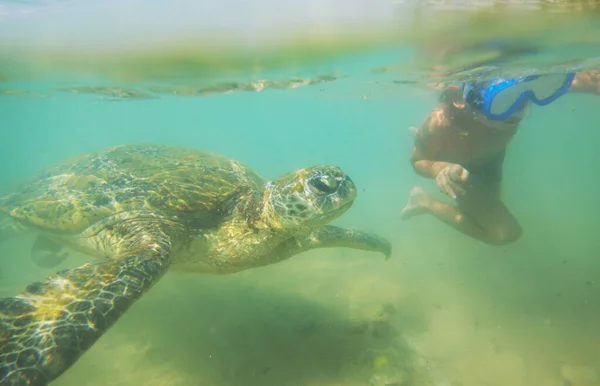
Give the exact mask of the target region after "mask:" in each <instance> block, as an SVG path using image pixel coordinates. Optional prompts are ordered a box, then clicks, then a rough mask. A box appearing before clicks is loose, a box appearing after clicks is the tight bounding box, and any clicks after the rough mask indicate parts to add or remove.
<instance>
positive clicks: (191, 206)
mask: <svg viewBox="0 0 600 386" xmlns="http://www.w3.org/2000/svg"><path fill="white" fill-rule="evenodd" d="M356 194H357V193H356V187H355V185H354V183H353V182H352V180H351V179H350V178H349V177H348V176H347V175H346V174H345V173H344V172H343V171H342V170H341V169H340V168H338V167H336V166H313V167H308V168H305V169H301V170H298V171H295V172H292V173H289V174H285V175H283V176H281V177H279V178H278V179H276V180H273V181H269V182H265V181H263V180H262V178H261V177H260V176H259V175H258V174H256V173H255V172H254V171H252V170H251V169H249V168H248V167H246V166H244V165H242V164H241V163H239V162H237V161H234V160H230V159H228V158H225V157H223V156H219V155H215V154H211V153H206V152H201V151H198V150H193V149H187V148H180V147H171V146H154V145H145V144H133V145H121V146H116V147H111V148H108V149H104V150H101V151H97V152H91V153H87V154H84V155H81V156H79V157H77V158H75V159H72V160H68V161H64V162H61V163H59V164H57V165H55V166H52V167H50V168H48V169H47V170H46V171H44V172H43V173H42V174H41V175H40V176H38V178H37V179H35V180H33V181H32V182H30V183H28V184H26V185H25V186H24V187H22V188H21V189H20V190H19V191H18V192H17V193H14V194H10V195H8V196H6V197H4V198H2V199H0V212H2V213H3V214H4V219H3V220H2V221H1V222H0V224H1V225H2V226H1V227H0V241H1V239H6V238H8V237H10V236H12V235H16V234H19V233H22V232H27V231H37V232H38V235H37V236H36V237H37V239H36V241H35V243H34V245H33V247H32V257H33V259H34V261H35V262H37V263H38V264H39V265H43V266H46V267H51V266H55V265H57V264H58V263H60V262H61V261H62V259H64V258H65V256H66V255H65V254H64V253H63V246H66V247H68V248H69V249H72V250H77V251H80V252H83V253H85V254H87V255H90V256H93V257H96V259H94V261H92V262H91V263H87V264H85V265H82V266H80V267H78V268H74V269H67V270H63V271H60V272H58V273H57V274H56V275H54V276H52V277H50V278H48V279H46V280H45V281H42V282H37V283H34V284H31V285H29V286H28V287H27V289H26V290H25V291H24V292H23V293H21V294H19V295H17V296H15V297H12V298H6V299H3V300H0V385H2V386H7V385H11V386H12V385H46V384H47V383H48V382H50V381H52V380H53V379H55V378H57V377H58V376H59V375H60V374H61V373H63V372H64V371H65V370H66V369H67V368H69V367H70V366H71V365H72V364H73V363H74V362H75V361H76V360H77V358H79V357H80V356H81V355H82V354H83V353H84V352H85V351H86V350H87V349H89V348H90V347H91V346H92V344H93V343H94V342H95V341H96V340H97V339H98V338H100V336H101V335H102V334H103V333H104V332H105V331H106V330H107V329H108V328H110V327H111V326H112V325H113V324H114V323H115V322H116V321H117V319H118V318H119V317H120V316H121V315H122V314H123V313H124V312H125V311H126V310H127V309H128V308H129V307H130V306H131V305H132V304H133V302H134V301H135V300H137V299H138V298H140V297H141V295H142V294H143V293H144V292H145V291H146V290H148V289H150V288H151V287H152V286H153V285H154V284H155V283H156V282H157V281H158V280H159V279H160V277H161V276H162V275H163V274H164V273H165V272H166V271H167V269H168V268H169V267H171V268H173V269H176V268H180V269H183V270H185V271H188V272H197V273H216V274H226V273H233V272H238V271H241V270H245V269H249V268H254V267H259V266H264V265H268V264H273V263H276V262H279V261H282V260H284V259H287V258H289V257H291V256H293V255H296V254H298V253H300V252H303V251H306V250H309V249H314V248H326V247H349V248H355V249H363V250H369V251H377V252H381V253H383V254H384V255H385V257H386V259H387V258H389V256H390V254H391V246H390V244H389V242H388V241H387V240H385V239H383V238H380V237H378V236H375V235H371V234H367V233H363V232H360V231H353V230H347V229H342V228H338V227H335V226H331V225H327V224H328V223H329V222H331V221H332V220H334V219H335V218H337V217H339V216H340V215H341V214H342V213H344V212H345V211H346V210H348V208H350V206H351V205H352V203H353V202H354V200H355V198H356Z"/></svg>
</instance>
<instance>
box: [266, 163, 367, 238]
mask: <svg viewBox="0 0 600 386" xmlns="http://www.w3.org/2000/svg"><path fill="white" fill-rule="evenodd" d="M264 198H265V202H264V204H265V205H264V209H265V211H264V212H263V215H264V216H266V218H265V220H267V223H268V224H269V225H270V226H271V227H276V228H285V229H294V230H297V229H303V228H304V229H306V230H311V229H315V228H319V227H321V226H324V225H326V224H327V223H329V222H331V221H332V220H334V219H335V218H337V217H339V216H341V215H342V214H343V213H344V212H345V211H346V210H348V208H350V206H351V205H352V203H353V202H354V200H355V199H356V186H355V185H354V182H352V180H351V179H350V177H348V175H347V174H346V173H344V172H343V171H342V170H341V169H340V168H338V167H337V166H312V167H309V168H306V169H300V170H297V171H295V172H293V173H288V174H285V175H283V176H281V177H280V178H278V179H277V180H274V181H270V182H268V183H267V186H266V190H265V196H264Z"/></svg>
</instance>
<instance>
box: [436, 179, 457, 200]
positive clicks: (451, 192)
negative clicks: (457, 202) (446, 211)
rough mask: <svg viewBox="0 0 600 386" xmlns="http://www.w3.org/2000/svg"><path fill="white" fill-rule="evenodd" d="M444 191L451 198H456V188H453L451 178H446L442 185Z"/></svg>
mask: <svg viewBox="0 0 600 386" xmlns="http://www.w3.org/2000/svg"><path fill="white" fill-rule="evenodd" d="M440 188H441V189H442V192H444V193H445V194H446V195H447V196H449V197H450V198H456V194H455V193H454V189H452V183H451V182H450V179H449V178H444V181H443V182H442V186H440Z"/></svg>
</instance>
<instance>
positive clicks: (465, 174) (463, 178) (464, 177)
mask: <svg viewBox="0 0 600 386" xmlns="http://www.w3.org/2000/svg"><path fill="white" fill-rule="evenodd" d="M459 178H460V181H461V182H465V181H466V180H467V179H468V178H469V171H468V170H467V169H465V168H463V169H462V172H461V173H460V177H459Z"/></svg>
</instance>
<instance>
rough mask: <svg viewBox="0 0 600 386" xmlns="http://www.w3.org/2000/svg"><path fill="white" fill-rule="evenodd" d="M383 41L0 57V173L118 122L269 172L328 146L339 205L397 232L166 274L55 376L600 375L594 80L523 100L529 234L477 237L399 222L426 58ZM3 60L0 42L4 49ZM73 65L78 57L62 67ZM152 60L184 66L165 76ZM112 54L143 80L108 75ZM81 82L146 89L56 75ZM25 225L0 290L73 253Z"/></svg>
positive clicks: (599, 379)
mask: <svg viewBox="0 0 600 386" xmlns="http://www.w3.org/2000/svg"><path fill="white" fill-rule="evenodd" d="M449 25H452V23H449ZM540 28H541V27H540ZM533 35H534V34H532V41H534V40H535V37H534V36H533ZM423 39H424V38H423ZM34 40H35V39H31V41H34ZM375 40H376V39H375ZM383 40H385V39H383ZM584 40H586V39H584V38H581V39H580V41H584ZM588 40H593V39H588ZM415 41H419V40H418V39H415ZM380 42H381V41H380ZM311 44H312V45H311ZM383 45H384V44H383V43H381V44H379V43H377V44H376V42H375V43H373V42H370V43H369V44H366V46H367V47H358V48H357V47H354V48H353V49H352V51H353V52H351V53H347V54H343V55H342V54H340V55H334V56H333V57H332V56H331V55H327V54H326V53H325V54H323V52H321V51H319V52H318V55H316V56H314V57H311V58H310V60H309V59H307V57H308V56H310V55H308V54H307V53H306V50H304V51H301V50H300V49H299V48H295V49H294V50H296V51H294V50H291V51H288V52H299V51H301V52H302V53H298V54H297V55H296V56H294V59H293V60H290V61H288V62H286V61H280V60H275V59H273V60H272V61H271V62H269V58H272V57H269V58H267V57H265V56H259V62H260V59H261V58H262V59H263V61H264V62H269V63H271V64H270V65H265V66H264V68H263V69H262V70H261V71H258V73H255V72H252V71H250V70H248V69H247V68H246V67H244V66H245V65H246V64H247V63H248V62H247V61H245V60H246V59H244V60H242V59H239V61H237V62H235V60H233V59H230V60H231V61H232V62H235V63H236V65H235V66H233V65H232V66H231V67H230V68H235V71H232V72H229V71H220V70H219V68H221V67H219V66H217V67H215V68H216V70H215V68H213V67H211V66H206V68H204V69H203V70H202V71H200V72H198V73H194V71H192V72H186V71H184V70H185V68H184V66H181V65H180V64H181V63H182V61H181V60H179V59H177V60H175V59H173V60H171V61H169V60H168V58H167V60H166V64H160V68H161V70H160V71H158V70H157V71H156V72H154V71H152V69H153V68H158V67H159V65H158V64H156V62H150V63H148V64H147V65H146V66H142V67H138V66H137V64H131V63H132V62H135V61H132V62H127V63H125V64H123V66H119V61H118V60H116V62H114V58H115V57H116V58H117V59H118V57H119V56H110V57H111V58H112V59H111V61H113V62H114V63H116V64H112V65H111V66H110V68H109V69H108V70H107V68H108V67H101V66H98V67H96V66H94V64H90V65H89V66H86V65H82V64H81V63H82V62H81V61H79V60H75V59H73V58H71V59H66V60H64V61H63V62H61V64H60V65H59V66H58V67H60V68H62V71H57V70H56V68H54V67H53V68H52V71H57V72H56V73H55V72H49V71H50V70H45V71H42V70H40V68H41V67H38V66H37V65H39V64H40V63H33V62H27V61H26V60H25V62H27V63H28V65H27V66H20V67H19V66H17V67H19V68H18V70H19V71H16V70H15V66H13V65H4V66H3V67H2V66H0V68H1V69H2V70H0V73H2V74H5V75H4V76H5V78H6V79H5V81H3V82H0V89H2V90H22V91H23V90H24V91H27V92H26V93H24V94H14V93H10V92H7V93H5V94H6V95H0V117H2V123H1V125H2V131H1V139H2V140H1V141H0V164H2V165H4V167H3V168H1V169H0V181H2V183H1V184H0V189H1V191H2V193H5V192H7V191H9V190H10V189H13V188H14V187H16V186H18V184H19V183H21V182H23V181H25V180H26V179H27V178H30V177H31V176H33V175H34V174H35V173H36V172H37V171H39V170H40V169H42V168H43V167H45V166H47V165H49V164H51V163H53V162H57V161H60V160H62V159H65V158H67V157H72V156H75V155H78V154H80V153H82V152H85V151H90V150H95V149H98V148H103V147H107V146H112V145H117V144H125V143H134V142H147V143H156V144H170V145H179V146H189V147H193V148H197V149H203V150H207V151H210V152H214V153H219V154H222V155H225V156H228V157H231V158H234V159H236V160H239V161H241V162H243V163H245V164H247V165H248V166H250V167H252V168H253V169H254V170H256V171H257V172H259V173H260V174H261V175H262V176H263V177H265V178H266V179H272V178H276V177H277V176H279V175H280V174H283V173H287V172H290V171H293V170H296V169H299V168H302V167H306V166H308V165H313V164H333V165H338V166H340V167H341V168H343V169H344V171H346V172H347V173H348V174H349V175H350V176H351V178H352V179H353V181H354V182H355V183H356V185H357V186H358V190H359V192H358V193H359V194H358V198H357V200H356V202H355V204H354V205H353V207H352V208H351V209H350V210H349V211H348V212H347V213H345V214H344V215H343V216H342V217H341V218H339V219H338V220H336V221H335V224H336V225H340V226H345V227H352V228H359V229H362V230H365V231H370V232H374V233H377V234H379V235H381V236H384V237H386V238H388V239H389V240H390V241H391V243H392V245H393V256H392V259H390V260H389V261H384V260H383V258H382V257H381V256H380V255H378V254H375V253H370V252H365V251H357V250H350V249H328V250H317V251H311V252H307V253H304V254H302V255H298V256H295V257H293V258H292V259H290V260H287V261H284V262H282V263H279V264H275V265H271V266H268V267H264V268H259V269H253V270H248V271H244V272H241V273H238V274H233V275H227V276H212V275H192V274H183V273H174V272H170V273H168V274H167V275H166V276H165V277H164V278H163V279H162V280H161V281H160V282H159V283H158V284H157V285H156V286H155V287H154V288H153V289H152V290H151V291H150V292H149V293H148V294H146V295H145V296H144V297H142V299H141V300H140V301H138V302H137V303H136V304H135V305H134V306H133V307H132V308H131V309H130V310H129V311H128V312H127V313H126V314H125V316H124V317H123V318H122V319H121V320H119V322H118V323H117V324H116V325H115V326H114V327H113V328H112V329H110V330H109V331H108V332H107V333H106V334H105V335H104V336H103V337H102V338H101V339H100V340H99V341H98V343H96V344H95V345H94V346H93V347H92V349H91V350H89V352H87V353H86V354H85V355H84V356H83V357H82V358H81V359H80V360H79V361H78V362H77V363H76V364H75V365H74V366H73V367H72V368H71V369H70V370H69V371H68V372H67V373H65V374H64V375H63V376H61V377H60V378H59V379H58V380H56V381H55V382H54V383H53V385H60V386H71V385H90V386H92V385H94V386H95V385H215V386H217V385H219V386H220V385H311V386H312V385H315V386H316V385H319V386H321V385H323V386H324V385H327V386H332V385H377V386H383V385H411V386H412V385H415V386H421V385H423V386H424V385H435V386H449V385H451V386H459V385H462V386H482V385H488V386H521V385H522V386H566V385H570V386H593V385H600V348H599V345H598V343H597V342H599V341H600V329H599V328H598V326H599V325H600V282H599V274H598V273H599V272H600V260H598V252H597V251H598V250H599V249H600V241H599V239H598V237H597V230H598V229H600V219H599V216H598V213H600V200H598V197H599V195H600V183H598V181H597V180H598V176H600V174H599V173H598V167H597V156H596V154H597V147H598V144H600V132H599V131H598V129H597V128H598V127H600V112H599V110H598V108H597V106H598V102H599V101H600V99H598V98H600V97H599V96H597V95H567V96H565V97H563V98H561V99H559V100H557V101H556V102H555V103H553V104H552V105H550V106H547V107H543V108H538V107H534V109H533V112H532V114H531V116H530V117H528V118H527V119H526V120H525V121H524V122H523V123H522V124H521V126H520V128H519V132H518V134H517V136H516V137H515V138H514V140H513V141H512V143H511V144H510V146H509V150H508V155H507V159H506V163H505V178H504V181H505V182H504V185H503V186H504V187H503V197H504V201H505V203H506V205H507V206H508V207H509V208H510V209H511V211H512V212H513V213H514V214H515V215H516V217H517V218H518V219H519V221H520V222H521V225H522V227H523V229H524V233H523V237H522V238H521V239H520V240H519V241H518V242H516V243H514V244H510V245H508V246H503V247H491V246H487V245H484V244H482V243H479V242H477V241H474V240H472V239H469V238H467V237H465V236H463V235H462V234H459V233H457V232H455V231H453V230H451V229H449V228H448V227H446V226H444V225H443V224H441V223H439V222H438V221H435V220H434V219H433V218H431V217H420V218H414V219H412V220H411V221H406V222H404V221H401V220H400V218H399V213H400V210H401V209H402V207H403V206H404V204H405V202H406V200H407V197H408V192H409V191H410V189H411V188H412V187H413V186H415V185H419V186H422V187H424V188H425V189H426V190H427V191H429V192H432V193H434V192H435V191H436V188H435V185H434V183H433V182H432V181H427V180H424V179H422V178H420V177H418V176H417V175H416V174H415V173H414V171H413V169H412V168H411V166H410V163H409V160H408V158H409V155H410V151H411V148H412V137H411V134H410V132H409V130H408V129H409V127H411V126H418V125H420V124H421V123H422V121H423V120H424V118H425V117H426V116H427V114H428V113H429V112H430V111H431V110H432V109H433V108H434V107H435V106H436V104H437V97H438V94H437V92H436V90H435V89H433V88H431V87H428V83H429V82H432V81H431V79H429V80H423V79H418V80H417V81H416V83H411V82H406V81H405V80H406V79H414V76H415V73H421V72H422V71H425V67H419V65H421V66H422V64H420V63H417V64H414V62H411V60H412V59H414V58H415V57H416V56H417V53H418V52H416V51H415V50H414V46H415V45H414V44H412V45H411V44H406V45H401V46H400V47H399V48H398V49H396V48H397V47H396V46H392V47H391V48H390V45H389V44H387V45H386V46H385V47H384V48H382V46H383ZM316 46H317V45H316V44H314V42H313V43H310V44H308V47H309V48H310V47H316ZM563 48H564V47H563ZM282 50H283V49H282ZM308 51H309V52H310V49H309V50H308ZM325 51H326V50H325ZM567 51H568V50H567ZM6 52H8V51H6ZM274 52H278V51H277V50H275V51H274ZM559 52H563V53H564V51H560V50H558V49H557V50H555V51H551V50H548V51H545V53H546V54H547V56H545V57H544V59H543V60H542V59H540V62H542V61H546V63H547V64H549V65H566V64H565V63H563V61H556V60H555V61H551V60H549V59H547V57H552V54H554V55H558V56H560V55H559V54H558V53H559ZM569 52H572V57H571V58H570V60H571V59H573V61H575V59H577V58H581V57H586V58H590V59H593V58H595V57H596V55H597V53H594V52H593V51H590V50H589V47H588V48H587V49H581V50H573V51H569ZM15 55H16V54H15ZM111 55H113V54H111ZM261 55H263V54H261ZM275 56H277V55H275ZM284 56H285V55H282V56H281V57H284ZM541 56H542V55H541V54H540V57H541ZM23 57H26V55H25V56H18V55H17V56H15V58H18V60H19V61H21V60H24V59H23ZM184 57H186V56H185V55H184ZM276 59H277V58H276ZM459 59H464V62H471V61H472V62H477V60H474V59H473V58H472V57H459ZM563 59H564V56H563ZM15 60H16V59H15ZM223 60H225V59H223ZM236 60H237V59H236ZM434 61H435V60H434ZM10 62H11V60H10V57H8V56H3V57H2V60H1V61H0V64H6V63H10ZM232 62H230V63H232ZM292 62H293V63H292ZM523 62H527V60H523ZM53 63H56V61H54V62H53ZM73 63H75V64H73ZM152 63H154V64H156V66H155V67H153V65H152ZM239 63H242V65H239V66H238V65H237V64H239ZM244 63H246V64H244ZM514 63H515V66H517V67H518V66H522V65H523V64H522V63H519V61H518V59H517V60H515V62H514ZM398 65H400V66H399V67H398ZM61 66H64V67H61ZM394 66H396V67H394ZM415 66H416V67H415ZM42 67H43V66H42ZM74 68H79V69H81V68H87V69H89V70H90V71H89V72H88V73H86V74H82V73H80V72H73V73H69V71H74ZM382 68H387V69H388V70H387V71H383V72H382V71H381V69H382ZM27 69H30V70H29V71H27ZM115 69H116V70H115ZM136 69H137V70H136ZM169 69H171V70H172V71H171V73H177V71H182V72H183V75H182V79H179V80H173V79H170V80H167V81H165V79H164V77H163V76H162V75H164V74H165V73H169ZM378 69H379V70H378ZM415 69H416V70H419V71H414V70H415ZM37 70H39V72H37ZM119 70H123V72H121V71H119ZM138 70H139V72H138ZM467 71H470V70H467ZM25 73H27V76H24V74H25ZM123 73H127V75H128V76H129V75H131V74H136V73H138V74H140V80H135V79H132V78H129V77H127V79H126V80H123V78H119V77H118V76H116V75H115V74H117V75H118V74H121V75H122V74H123ZM49 74H50V75H49ZM57 74H58V75H57ZM157 74H159V75H157ZM324 74H340V78H339V79H336V80H332V81H328V82H324V83H319V84H317V85H313V86H306V87H299V88H293V89H292V88H287V89H281V90H277V89H269V88H266V89H265V90H263V91H262V92H232V93H215V94H212V95H204V96H180V95H169V93H168V92H164V93H155V92H152V91H148V90H150V89H151V87H152V85H156V84H159V85H160V86H161V87H163V88H164V87H167V88H168V89H170V90H173V89H179V88H181V87H188V86H189V85H190V84H191V85H193V87H200V86H197V85H210V84H213V83H214V82H211V80H213V79H217V80H218V82H217V83H219V82H221V81H224V80H231V81H239V82H248V81H250V80H257V79H268V80H277V79H289V78H290V77H303V78H312V77H316V76H319V75H324ZM113 75H115V77H113ZM395 81H396V82H395ZM433 83H434V82H433ZM98 85H103V86H104V85H109V86H111V87H121V88H123V89H129V88H135V89H139V90H144V91H145V92H149V93H150V94H152V98H140V99H135V98H134V99H127V98H124V99H119V98H115V97H114V95H102V94H94V93H69V92H65V91H59V89H65V88H72V87H75V86H80V87H95V86H98ZM155 87H156V86H155ZM32 242H33V237H30V236H24V237H19V238H16V239H12V240H9V241H8V242H6V243H4V244H2V245H1V246H0V251H1V252H0V256H1V257H0V296H2V297H6V296H12V295H14V294H16V293H18V292H19V291H21V290H22V288H23V287H24V286H26V285H27V284H29V283H31V282H33V281H36V280H40V279H42V278H44V277H47V276H49V275H51V274H52V273H53V272H54V271H56V270H58V269H61V268H67V267H76V266H78V265H81V264H82V263H83V262H84V261H86V260H89V258H88V257H85V256H75V257H71V258H70V259H68V260H67V261H65V262H64V263H62V264H61V266H60V267H57V268H54V269H50V270H48V269H42V268H40V267H37V266H36V265H34V263H33V262H32V261H31V260H30V258H29V251H30V248H31V244H32Z"/></svg>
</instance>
